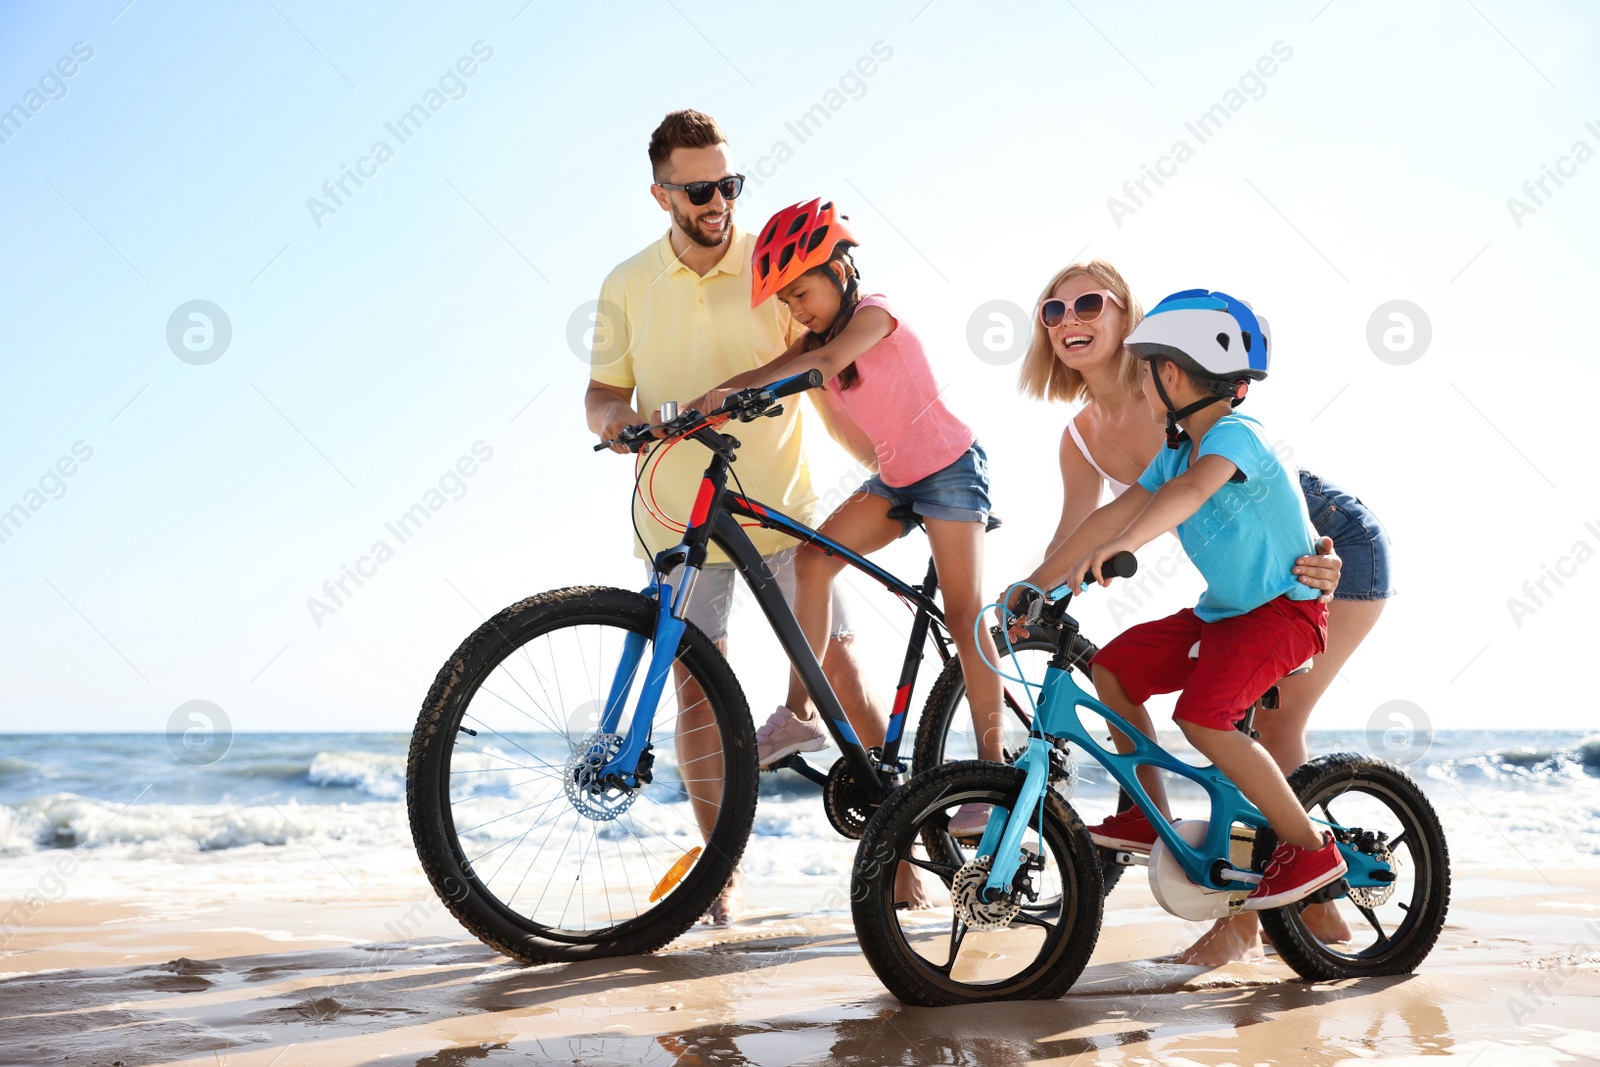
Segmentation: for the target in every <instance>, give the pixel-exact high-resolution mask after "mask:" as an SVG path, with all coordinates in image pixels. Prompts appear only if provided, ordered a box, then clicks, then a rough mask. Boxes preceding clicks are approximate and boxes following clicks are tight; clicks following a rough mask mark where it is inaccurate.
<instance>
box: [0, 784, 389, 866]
mask: <svg viewBox="0 0 1600 1067" xmlns="http://www.w3.org/2000/svg"><path fill="white" fill-rule="evenodd" d="M407 837H408V833H407V829H406V813H405V808H404V806H403V805H399V804H381V805H380V804H316V805H300V804H297V803H295V802H294V801H288V802H285V803H283V804H263V805H229V804H139V805H134V806H132V807H129V806H126V805H121V804H112V803H108V802H106V801H101V800H94V799H92V798H90V797H83V796H78V795H77V794H75V793H53V794H50V795H48V796H42V797H34V798H31V799H29V800H25V801H23V802H22V803H21V804H18V805H16V806H15V807H12V806H9V805H3V804H0V851H9V852H19V851H32V850H35V849H49V848H103V847H108V846H118V845H132V846H141V847H145V848H148V849H152V850H155V851H162V852H213V851H218V850H221V849H230V848H241V847H244V846H246V845H284V844H288V843H289V842H291V841H296V840H300V839H310V840H313V841H349V842H351V843H355V844H393V843H402V842H404V841H405V840H406V839H407Z"/></svg>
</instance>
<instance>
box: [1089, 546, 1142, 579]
mask: <svg viewBox="0 0 1600 1067" xmlns="http://www.w3.org/2000/svg"><path fill="white" fill-rule="evenodd" d="M1100 573H1101V574H1103V575H1105V576H1106V577H1107V578H1132V577H1133V576H1134V575H1135V574H1138V573H1139V560H1138V558H1137V557H1135V556H1134V554H1133V553H1132V552H1118V553H1117V554H1116V555H1115V556H1112V557H1111V558H1110V559H1108V560H1106V561H1105V562H1104V563H1102V564H1101V565H1100ZM1083 580H1084V581H1086V582H1092V581H1094V575H1092V574H1086V575H1084V576H1083Z"/></svg>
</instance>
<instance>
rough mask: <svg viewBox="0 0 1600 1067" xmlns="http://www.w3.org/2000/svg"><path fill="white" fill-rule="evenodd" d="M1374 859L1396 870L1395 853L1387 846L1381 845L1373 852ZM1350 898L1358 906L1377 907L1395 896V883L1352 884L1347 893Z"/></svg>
mask: <svg viewBox="0 0 1600 1067" xmlns="http://www.w3.org/2000/svg"><path fill="white" fill-rule="evenodd" d="M1372 856H1373V858H1374V859H1377V860H1379V861H1381V862H1383V863H1385V864H1387V865H1388V867H1389V870H1390V871H1393V870H1394V853H1392V852H1390V851H1389V850H1388V849H1387V848H1383V847H1379V848H1377V849H1375V850H1374V851H1373V852H1372ZM1345 896H1347V897H1349V898H1350V903H1352V904H1354V905H1355V906H1356V907H1358V908H1368V909H1371V908H1376V907H1379V906H1380V905H1383V904H1387V903H1389V898H1390V897H1392V896H1394V883H1393V882H1385V883H1384V884H1382V885H1361V886H1354V885H1353V886H1351V887H1350V888H1349V890H1348V891H1347V892H1346V893H1345Z"/></svg>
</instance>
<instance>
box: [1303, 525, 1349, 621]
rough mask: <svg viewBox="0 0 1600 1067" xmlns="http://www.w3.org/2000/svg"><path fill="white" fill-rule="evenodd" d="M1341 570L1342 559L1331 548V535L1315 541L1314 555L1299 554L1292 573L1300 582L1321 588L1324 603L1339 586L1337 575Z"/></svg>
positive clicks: (1342, 566)
mask: <svg viewBox="0 0 1600 1067" xmlns="http://www.w3.org/2000/svg"><path fill="white" fill-rule="evenodd" d="M1343 570H1344V560H1342V559H1340V558H1339V553H1337V552H1335V551H1334V550H1333V538H1331V537H1324V538H1321V539H1320V540H1318V541H1317V554H1316V555H1314V556H1301V557H1300V558H1299V559H1297V560H1295V561H1294V573H1295V574H1296V575H1298V576H1299V578H1300V581H1301V583H1302V584H1304V585H1309V586H1310V587H1311V588H1313V589H1320V590H1322V597H1321V600H1322V602H1323V603H1324V604H1326V603H1328V602H1329V601H1331V600H1332V599H1333V591H1334V590H1335V589H1337V588H1339V575H1340V573H1342V572H1343Z"/></svg>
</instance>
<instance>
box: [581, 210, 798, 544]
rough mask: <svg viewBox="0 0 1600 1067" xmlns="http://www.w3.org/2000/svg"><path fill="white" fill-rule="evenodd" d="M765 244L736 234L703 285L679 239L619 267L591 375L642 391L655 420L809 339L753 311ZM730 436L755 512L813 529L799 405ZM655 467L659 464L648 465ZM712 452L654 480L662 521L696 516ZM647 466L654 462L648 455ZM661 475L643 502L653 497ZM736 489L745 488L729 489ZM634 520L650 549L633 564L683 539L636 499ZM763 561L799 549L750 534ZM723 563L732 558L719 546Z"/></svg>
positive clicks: (792, 403)
mask: <svg viewBox="0 0 1600 1067" xmlns="http://www.w3.org/2000/svg"><path fill="white" fill-rule="evenodd" d="M754 243H755V236H754V235H753V234H748V233H744V232H742V231H740V230H739V229H738V228H737V227H735V228H734V230H733V232H732V233H731V234H730V235H729V241H728V251H727V253H726V254H724V255H723V257H722V260H721V262H719V263H718V264H717V265H716V266H715V267H713V268H712V269H711V270H710V271H709V272H708V273H707V274H706V275H705V276H704V277H701V276H700V275H698V274H696V273H695V272H694V271H693V270H691V269H690V268H688V267H686V266H685V265H684V264H683V262H682V261H681V260H680V259H678V256H677V254H676V253H675V252H673V250H672V240H671V236H670V231H669V234H668V236H665V237H662V238H661V240H659V241H657V242H655V243H654V244H652V245H650V247H648V248H646V249H645V250H644V251H642V252H640V253H639V254H638V255H636V256H634V257H633V258H631V259H627V260H624V261H623V262H622V263H619V264H618V265H617V266H616V268H615V269H613V270H612V271H611V273H610V274H609V275H607V276H606V280H605V283H604V284H603V285H601V287H600V310H599V313H598V315H597V318H596V329H595V331H594V341H593V344H592V346H591V349H590V353H589V374H590V376H591V377H592V378H593V379H594V380H595V381H597V382H600V383H601V384H602V385H610V386H615V387H618V388H624V389H626V388H631V389H634V390H636V397H635V403H634V407H635V408H637V409H638V410H639V411H640V412H642V413H644V414H646V415H648V414H649V413H650V412H651V411H652V410H654V409H655V408H658V407H660V406H661V403H662V401H664V400H676V401H678V402H679V403H686V402H687V401H689V400H692V399H694V398H695V397H697V396H699V395H700V394H702V393H704V392H705V391H706V390H707V389H710V388H712V387H713V386H717V385H721V384H722V383H723V382H725V381H727V380H728V379H729V378H731V377H733V376H734V375H736V374H742V373H744V372H745V371H749V370H754V369H755V368H757V367H760V366H762V365H763V364H766V363H769V362H771V361H772V360H773V359H776V358H777V357H778V356H780V355H782V354H783V352H784V350H785V349H786V348H788V346H789V343H790V342H791V341H792V340H793V339H794V338H795V337H797V336H799V335H800V334H801V333H802V332H803V331H804V329H805V328H804V327H803V326H800V325H799V324H798V323H796V322H795V321H794V320H793V319H792V318H791V317H790V315H789V312H788V310H787V309H786V308H784V306H783V305H782V303H780V302H779V301H777V300H768V301H766V302H765V303H763V304H762V305H761V306H760V307H758V308H756V309H754V310H752V309H751V307H750V251H751V246H752V245H753V244H754ZM726 432H728V433H731V434H733V435H734V436H735V437H737V438H738V439H739V441H740V444H741V447H740V449H739V453H738V459H737V460H736V462H735V463H734V465H733V472H734V473H735V474H737V475H738V476H739V481H740V482H741V483H742V484H743V485H744V489H745V492H746V493H748V494H749V495H750V496H751V497H753V498H755V499H756V500H759V501H761V502H762V503H765V504H770V505H772V506H773V507H775V508H777V509H779V510H780V511H783V512H784V513H785V514H788V515H791V516H793V517H794V518H796V519H799V520H800V521H802V522H810V521H811V513H812V511H813V510H814V508H815V507H816V495H815V494H814V493H813V492H812V490H811V473H810V470H809V469H808V468H807V466H806V458H805V452H804V450H803V449H802V447H801V418H800V404H799V397H791V398H790V399H788V400H786V401H784V412H783V414H782V415H780V416H779V417H778V418H775V419H757V420H756V421H755V422H751V423H733V424H731V425H730V426H729V427H728V428H726ZM644 455H648V453H646V454H644ZM710 457H711V452H710V450H709V449H707V448H706V447H705V446H704V445H701V444H700V443H699V442H697V441H684V442H681V443H679V444H677V445H675V446H674V447H673V448H672V450H671V451H670V452H668V453H667V454H666V455H665V456H664V457H663V458H661V459H659V460H657V459H655V458H651V459H650V464H651V467H652V468H653V469H654V494H653V495H654V499H655V503H656V508H657V510H659V511H661V512H663V513H665V514H667V515H669V516H671V517H672V518H674V519H676V520H678V521H679V522H680V523H681V522H685V521H687V519H688V517H689V512H690V511H691V510H692V509H693V507H694V499H695V494H696V493H697V492H698V491H699V488H700V479H701V476H702V475H703V474H704V473H705V469H706V466H707V464H708V463H709V462H710ZM640 461H641V462H643V455H641V460H640ZM650 483H651V473H650V472H648V471H647V472H646V473H645V482H644V484H643V485H641V487H640V488H641V491H644V492H648V491H649V488H650ZM728 487H729V488H730V489H733V488H735V484H734V482H733V480H732V478H731V477H730V478H729V480H728ZM633 512H634V517H635V519H636V520H637V522H638V526H639V530H640V532H641V533H642V534H643V535H644V540H645V544H646V545H647V546H648V548H649V555H647V554H646V553H645V551H644V549H643V548H641V547H640V546H639V543H638V541H637V539H635V541H634V554H635V555H637V556H638V557H639V558H641V559H648V558H651V557H652V556H654V554H655V553H657V552H659V551H661V550H662V549H664V548H670V547H671V546H673V545H675V544H677V543H678V542H679V541H680V540H682V537H683V535H682V533H681V532H679V531H677V530H673V529H671V528H670V527H667V526H664V525H662V524H661V523H659V522H657V521H656V520H655V519H654V518H653V517H652V516H651V515H650V513H649V511H647V510H646V509H645V506H644V504H643V503H642V502H641V501H640V500H639V498H638V497H637V496H635V497H634V500H633ZM745 532H746V533H747V534H749V535H750V540H751V541H753V542H754V543H755V546H756V548H757V549H758V550H759V551H760V552H761V554H762V555H769V554H771V553H773V552H777V551H779V550H781V549H784V548H787V547H789V546H790V545H793V544H794V543H795V542H794V539H793V538H790V537H786V536H784V535H783V534H780V533H775V532H773V531H771V530H763V529H758V528H749V529H746V531H745ZM710 559H711V561H712V562H723V561H725V560H726V559H727V557H726V556H725V555H724V554H723V553H722V552H719V551H718V550H717V549H716V547H715V546H712V549H711V555H710Z"/></svg>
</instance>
